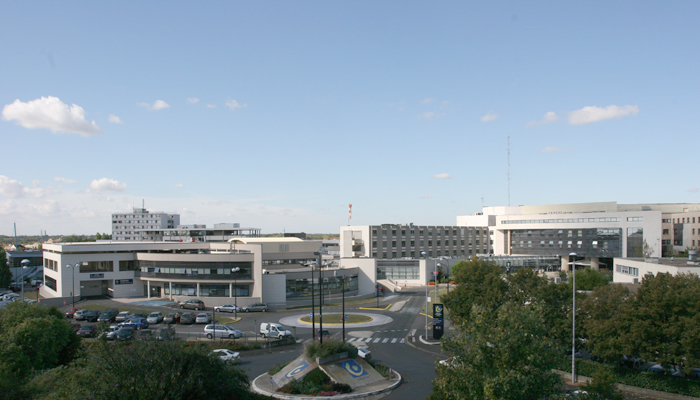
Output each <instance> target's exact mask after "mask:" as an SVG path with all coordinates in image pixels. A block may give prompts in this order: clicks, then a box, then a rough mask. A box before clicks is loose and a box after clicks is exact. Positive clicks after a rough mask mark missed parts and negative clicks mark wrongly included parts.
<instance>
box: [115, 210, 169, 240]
mask: <svg viewBox="0 0 700 400" xmlns="http://www.w3.org/2000/svg"><path fill="white" fill-rule="evenodd" d="M178 225H180V214H168V213H164V212H162V211H156V212H149V211H148V210H146V209H145V208H134V210H133V211H132V212H131V213H126V214H112V240H130V241H138V240H156V237H155V236H153V237H148V236H147V235H146V236H144V235H143V234H142V231H143V230H144V229H173V228H176V227H177V226H178Z"/></svg>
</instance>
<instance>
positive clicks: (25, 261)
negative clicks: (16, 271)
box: [20, 258, 31, 301]
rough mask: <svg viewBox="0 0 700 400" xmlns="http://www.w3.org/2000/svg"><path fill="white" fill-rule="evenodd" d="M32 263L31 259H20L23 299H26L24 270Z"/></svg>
mask: <svg viewBox="0 0 700 400" xmlns="http://www.w3.org/2000/svg"><path fill="white" fill-rule="evenodd" d="M29 264H31V261H29V260H28V259H26V258H25V259H24V260H22V261H20V265H22V301H24V278H25V273H24V271H25V270H26V269H27V267H28V266H29Z"/></svg>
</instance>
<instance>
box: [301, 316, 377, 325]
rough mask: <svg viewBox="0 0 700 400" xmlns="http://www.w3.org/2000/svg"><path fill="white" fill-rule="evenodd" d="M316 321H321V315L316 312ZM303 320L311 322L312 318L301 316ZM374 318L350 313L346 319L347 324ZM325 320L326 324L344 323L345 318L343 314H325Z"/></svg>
mask: <svg viewBox="0 0 700 400" xmlns="http://www.w3.org/2000/svg"><path fill="white" fill-rule="evenodd" d="M314 317H315V318H314V321H315V322H317V323H318V322H320V321H321V318H320V317H321V316H320V315H318V314H314ZM301 320H302V321H303V322H307V323H309V324H310V323H311V318H310V317H309V316H308V315H307V316H305V317H301ZM371 320H372V317H368V316H366V315H358V314H348V319H347V321H345V323H346V324H360V323H363V322H369V321H371ZM323 322H324V323H326V324H342V323H343V320H342V318H341V314H326V315H324V316H323Z"/></svg>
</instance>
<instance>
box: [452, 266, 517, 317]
mask: <svg viewBox="0 0 700 400" xmlns="http://www.w3.org/2000/svg"><path fill="white" fill-rule="evenodd" d="M452 272H453V277H454V281H455V283H456V288H455V289H454V290H451V291H450V293H449V294H448V295H445V296H442V301H443V303H444V304H445V307H446V308H447V310H448V311H449V316H450V319H451V320H452V321H453V322H454V323H455V324H463V323H465V322H467V321H468V320H469V318H470V313H471V311H472V306H474V305H477V304H478V305H479V306H480V307H482V308H485V309H487V310H491V311H495V310H496V309H498V307H499V306H500V305H501V304H502V303H503V301H505V299H504V298H505V294H506V293H507V292H508V283H507V282H506V281H505V280H504V279H503V278H502V275H501V268H500V267H498V266H496V265H495V264H493V263H490V262H486V261H482V260H479V259H478V258H476V257H474V258H472V259H471V260H469V261H460V262H458V263H457V264H455V266H454V267H453V269H452Z"/></svg>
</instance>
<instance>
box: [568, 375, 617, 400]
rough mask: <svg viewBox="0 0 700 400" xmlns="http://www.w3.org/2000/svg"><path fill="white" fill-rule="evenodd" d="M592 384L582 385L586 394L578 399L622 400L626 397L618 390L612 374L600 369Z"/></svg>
mask: <svg viewBox="0 0 700 400" xmlns="http://www.w3.org/2000/svg"><path fill="white" fill-rule="evenodd" d="M591 378H593V379H591V381H590V382H588V383H584V384H583V385H581V389H583V391H584V392H585V393H581V395H580V396H579V397H578V398H579V399H581V400H600V399H605V400H622V399H624V396H623V395H622V393H620V392H619V391H618V390H617V385H616V384H615V379H614V377H613V376H612V374H611V373H609V372H608V371H606V370H605V369H604V368H600V369H599V370H598V371H596V372H594V373H593V376H592V377H591Z"/></svg>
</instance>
